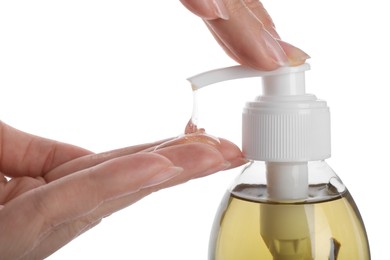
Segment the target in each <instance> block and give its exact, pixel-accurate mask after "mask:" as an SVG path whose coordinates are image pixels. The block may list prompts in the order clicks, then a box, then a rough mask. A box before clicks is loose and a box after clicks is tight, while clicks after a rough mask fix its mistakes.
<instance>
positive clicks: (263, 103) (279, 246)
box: [189, 64, 370, 260]
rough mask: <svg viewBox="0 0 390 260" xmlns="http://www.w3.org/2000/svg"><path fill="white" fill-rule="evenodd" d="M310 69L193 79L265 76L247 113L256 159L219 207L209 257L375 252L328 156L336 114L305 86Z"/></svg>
mask: <svg viewBox="0 0 390 260" xmlns="http://www.w3.org/2000/svg"><path fill="white" fill-rule="evenodd" d="M309 68H310V66H309V65H308V64H303V65H300V66H296V67H282V68H279V69H276V70H274V71H258V70H254V69H251V68H248V67H244V66H235V67H229V68H223V69H217V70H213V71H209V72H205V73H202V74H199V75H197V76H194V77H191V78H189V81H190V82H191V83H192V87H193V90H198V89H200V88H203V87H205V86H208V85H210V84H213V83H217V82H221V81H225V80H231V79H238V78H246V77H262V93H261V95H259V96H258V97H256V98H255V100H253V101H250V102H247V103H246V105H245V107H244V109H243V113H242V150H243V153H244V156H245V157H246V158H247V159H248V160H249V163H248V164H247V165H246V166H245V167H244V168H243V170H242V172H241V173H240V175H238V176H237V178H236V179H235V180H234V182H233V184H232V185H231V187H230V188H229V189H228V192H227V193H226V195H225V196H224V198H223V199H222V202H221V204H220V207H219V209H218V211H217V214H216V218H215V220H214V225H213V228H212V231H211V236H210V244H209V259H210V260H222V259H223V260H236V259H247V260H252V259H253V260H255V259H267V260H312V259H334V260H349V259H370V252H369V246H368V240H367V235H366V233H365V229H364V224H363V222H362V219H361V217H360V215H359V212H358V210H357V207H356V206H355V204H354V202H353V199H352V197H351V195H350V194H349V192H348V191H347V189H346V187H345V186H344V185H343V183H342V182H341V180H340V179H339V177H338V176H337V175H336V174H335V172H334V171H333V170H332V169H331V168H330V167H329V166H328V165H327V163H326V162H325V159H327V158H329V157H330V113H329V108H328V106H327V104H326V102H325V101H322V100H318V99H317V98H316V97H315V96H314V95H311V94H307V93H306V90H305V71H307V70H308V69H309ZM244 88H245V87H244Z"/></svg>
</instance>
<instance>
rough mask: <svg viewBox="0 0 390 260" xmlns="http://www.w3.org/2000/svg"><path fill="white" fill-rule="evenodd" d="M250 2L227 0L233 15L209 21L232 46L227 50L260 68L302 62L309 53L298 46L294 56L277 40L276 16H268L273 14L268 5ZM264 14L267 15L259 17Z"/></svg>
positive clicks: (241, 59)
mask: <svg viewBox="0 0 390 260" xmlns="http://www.w3.org/2000/svg"><path fill="white" fill-rule="evenodd" d="M247 2H248V3H249V1H247ZM251 2H256V1H251ZM248 3H245V2H244V1H242V0H226V1H225V4H226V7H227V9H228V10H229V19H228V20H223V19H216V20H206V21H205V22H206V23H207V24H208V27H209V29H210V30H211V31H212V33H213V34H214V35H217V36H218V39H219V40H218V41H219V42H220V43H223V45H222V47H223V48H224V49H227V50H228V51H227V54H229V55H230V56H231V57H232V58H233V59H235V60H236V61H237V62H240V63H242V64H244V65H247V66H251V67H254V68H257V69H260V70H272V69H276V68H278V67H280V66H289V65H291V63H290V61H291V60H294V61H295V60H299V61H301V63H302V61H304V60H306V59H307V58H308V55H307V54H306V53H304V52H303V51H302V50H300V49H297V48H296V49H297V50H296V51H294V53H293V54H294V56H288V54H287V53H286V51H285V50H284V49H283V46H282V45H281V44H280V43H279V42H278V41H277V39H278V38H279V35H277V33H276V31H275V30H274V29H272V28H274V27H273V23H272V20H270V19H268V18H266V17H267V16H269V15H268V13H266V11H265V9H264V8H263V7H262V6H261V5H259V3H254V4H250V5H249V6H248ZM250 8H254V10H252V9H250ZM260 16H263V17H265V18H262V19H259V18H258V17H260ZM264 21H265V24H264V23H263V22H264ZM268 29H269V30H270V31H268ZM294 48H295V47H294ZM232 54H233V55H232ZM289 54H290V55H291V54H292V53H291V52H290V53H289ZM236 57H239V59H237V58H236Z"/></svg>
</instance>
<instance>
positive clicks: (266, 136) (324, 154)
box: [188, 64, 330, 200]
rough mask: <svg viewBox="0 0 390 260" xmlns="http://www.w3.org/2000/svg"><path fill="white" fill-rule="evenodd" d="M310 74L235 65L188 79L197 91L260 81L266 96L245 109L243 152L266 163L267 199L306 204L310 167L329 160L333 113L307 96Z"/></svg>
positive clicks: (301, 69) (292, 69) (295, 69)
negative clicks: (240, 81) (253, 79)
mask: <svg viewBox="0 0 390 260" xmlns="http://www.w3.org/2000/svg"><path fill="white" fill-rule="evenodd" d="M308 69H310V66H309V64H303V65H301V66H296V67H282V68H279V69H276V70H273V71H258V70H255V69H252V68H249V67H245V66H234V67H229V68H223V69H217V70H212V71H209V72H205V73H202V74H199V75H197V76H194V77H191V78H189V79H188V80H189V81H190V82H191V83H192V86H193V89H194V90H197V89H200V88H202V87H205V86H207V85H210V84H213V83H217V82H221V81H225V80H231V79H238V78H246V77H262V81H263V84H262V89H263V91H262V95H261V96H259V97H257V98H256V99H255V100H254V101H252V102H248V103H247V104H246V106H245V108H244V110H243V116H242V149H243V153H244V155H245V157H246V158H247V159H249V160H257V161H265V162H267V168H268V171H267V172H268V173H269V174H268V175H267V179H268V183H269V184H270V187H272V188H271V189H270V190H269V193H270V194H269V196H270V198H272V199H274V200H300V199H305V198H306V197H307V192H308V190H307V189H308V183H307V175H305V174H304V173H305V172H307V170H306V168H307V162H308V161H315V160H323V159H326V158H328V157H330V115H329V108H328V106H327V104H326V102H325V101H321V100H318V99H317V98H316V97H315V96H314V95H311V94H306V91H305V71H306V70H308ZM297 172H299V176H297Z"/></svg>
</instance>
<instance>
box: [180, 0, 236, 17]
mask: <svg viewBox="0 0 390 260" xmlns="http://www.w3.org/2000/svg"><path fill="white" fill-rule="evenodd" d="M180 2H182V4H183V5H184V6H185V7H187V8H188V10H190V11H191V12H193V13H194V14H196V15H197V16H199V17H201V18H203V19H206V20H212V19H217V18H222V19H228V18H229V15H228V10H227V9H226V6H225V4H224V3H223V0H180Z"/></svg>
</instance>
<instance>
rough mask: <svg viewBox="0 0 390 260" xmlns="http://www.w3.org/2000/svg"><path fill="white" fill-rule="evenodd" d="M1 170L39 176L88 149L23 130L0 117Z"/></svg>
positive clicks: (12, 175) (10, 173)
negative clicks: (2, 120)
mask: <svg viewBox="0 0 390 260" xmlns="http://www.w3.org/2000/svg"><path fill="white" fill-rule="evenodd" d="M0 144H1V148H2V149H1V150H0V171H1V172H3V173H4V174H5V175H6V176H11V177H19V176H31V177H38V176H41V175H43V174H45V173H46V172H48V171H50V170H51V169H53V168H55V167H57V166H58V165H60V164H63V163H65V162H67V161H69V160H72V159H74V158H77V157H80V156H83V155H86V154H90V153H91V152H89V151H87V150H85V149H82V148H79V147H76V146H73V145H69V144H64V143H60V142H56V141H53V140H49V139H45V138H41V137H38V136H34V135H31V134H27V133H24V132H22V131H19V130H17V129H15V128H12V127H10V126H8V125H6V124H5V123H3V122H1V121H0Z"/></svg>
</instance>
